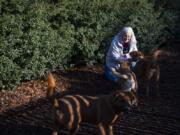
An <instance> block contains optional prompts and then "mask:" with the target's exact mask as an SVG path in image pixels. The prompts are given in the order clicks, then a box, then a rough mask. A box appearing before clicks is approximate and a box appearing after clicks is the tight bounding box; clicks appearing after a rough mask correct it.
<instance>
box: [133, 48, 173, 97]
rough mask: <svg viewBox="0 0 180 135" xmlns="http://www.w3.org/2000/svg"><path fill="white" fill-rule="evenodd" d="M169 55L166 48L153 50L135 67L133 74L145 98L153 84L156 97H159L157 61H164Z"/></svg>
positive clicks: (158, 68)
mask: <svg viewBox="0 0 180 135" xmlns="http://www.w3.org/2000/svg"><path fill="white" fill-rule="evenodd" d="M170 55H171V52H170V51H169V50H167V49H166V48H160V49H155V50H153V51H152V52H151V53H150V54H149V55H145V56H144V58H142V59H139V61H138V62H137V64H136V66H135V70H134V72H135V74H136V76H137V78H138V79H139V80H140V82H141V86H143V88H144V87H145V89H146V94H147V96H148V95H149V90H150V86H151V84H152V83H155V87H156V88H155V89H156V92H157V95H159V78H160V66H159V61H161V60H163V59H166V58H167V57H169V56H170Z"/></svg>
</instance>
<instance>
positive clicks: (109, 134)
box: [47, 74, 137, 135]
mask: <svg viewBox="0 0 180 135" xmlns="http://www.w3.org/2000/svg"><path fill="white" fill-rule="evenodd" d="M55 87H56V84H55V79H54V78H53V76H52V74H49V75H48V90H47V97H48V98H49V99H50V100H51V102H52V104H53V107H54V110H55V114H54V116H55V117H54V118H55V121H54V122H55V126H54V129H53V133H52V134H53V135H57V134H58V132H57V131H58V128H60V130H61V129H68V130H69V131H70V135H74V134H76V132H77V130H78V128H79V124H80V123H81V122H86V123H90V124H93V125H96V126H97V127H98V129H99V130H98V131H99V134H100V135H113V129H112V126H113V124H115V123H116V122H117V121H118V120H120V119H121V118H122V115H123V114H124V113H125V112H126V111H127V110H128V109H129V108H130V107H131V106H133V105H137V98H136V95H135V94H134V93H133V92H121V91H116V92H114V93H112V94H109V95H104V96H101V97H91V96H81V95H69V96H68V95H66V96H63V97H62V98H60V99H56V97H55Z"/></svg>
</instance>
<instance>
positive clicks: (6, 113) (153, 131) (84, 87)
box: [0, 55, 180, 135]
mask: <svg viewBox="0 0 180 135" xmlns="http://www.w3.org/2000/svg"><path fill="white" fill-rule="evenodd" d="M160 67H161V76H160V97H157V96H156V94H155V92H154V91H153V89H152V91H151V94H150V97H149V98H147V97H146V96H145V95H144V90H143V89H141V88H140V89H139V93H140V94H139V97H138V98H139V105H138V107H137V108H134V109H132V110H131V111H130V113H129V114H127V115H126V117H124V119H123V120H122V121H121V122H119V123H118V124H117V125H115V126H114V134H115V135H119V134H122V135H180V113H179V112H180V84H179V82H180V77H179V73H180V56H179V55H177V56H176V57H175V58H171V59H168V60H166V61H164V62H162V63H160ZM54 74H55V76H56V79H57V84H58V92H59V93H60V94H82V95H91V96H94V95H96V96H98V95H102V94H109V93H111V92H112V91H114V90H115V89H116V85H115V84H114V83H112V82H110V81H108V80H106V79H105V78H104V75H103V66H102V65H97V66H93V67H81V68H74V69H69V70H67V71H56V72H54ZM46 88H47V83H46V81H29V82H24V83H22V84H21V85H19V86H18V87H17V88H16V89H15V90H14V91H8V92H7V91H1V92H0V135H50V134H51V127H52V109H51V105H50V103H49V102H48V100H47V99H46V98H45V93H46ZM62 134H63V135H66V134H67V133H66V131H64V132H63V133H62ZM94 134H95V128H94V127H93V126H91V125H88V124H82V125H81V128H80V130H79V132H78V135H94Z"/></svg>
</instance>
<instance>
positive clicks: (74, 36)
mask: <svg viewBox="0 0 180 135" xmlns="http://www.w3.org/2000/svg"><path fill="white" fill-rule="evenodd" d="M0 6H1V11H0V12H1V14H0V26H1V29H0V40H1V42H0V48H1V49H0V57H1V65H2V66H1V68H0V72H1V74H2V77H1V82H0V88H5V87H11V86H14V85H16V84H18V83H20V81H22V80H30V79H39V78H43V77H45V76H46V73H47V72H48V71H49V70H53V69H54V68H57V67H58V68H62V69H64V68H66V67H71V66H77V65H82V64H84V65H87V66H88V65H93V64H96V63H103V61H104V55H105V50H106V46H109V45H110V42H111V40H112V38H113V36H114V35H115V34H117V32H118V31H119V30H120V29H121V28H122V27H124V26H125V25H130V26H132V27H133V29H134V30H135V34H136V36H137V40H138V46H139V48H140V49H142V50H147V51H148V50H150V49H152V48H154V47H157V46H158V45H160V44H161V43H163V42H165V41H166V40H169V39H170V38H172V36H171V35H172V31H174V29H175V27H176V24H175V22H176V19H177V17H176V14H175V13H174V12H169V11H165V10H164V8H158V9H154V3H152V2H149V0H133V1H132V0H126V1H124V0H101V1H100V0H92V1H89V0H78V1H69V0H61V1H58V0H46V1H44V0H8V1H6V0H1V4H0ZM172 18H173V19H172ZM6 66H7V68H6ZM12 72H14V74H13V75H12V76H11V75H10V74H11V73H12Z"/></svg>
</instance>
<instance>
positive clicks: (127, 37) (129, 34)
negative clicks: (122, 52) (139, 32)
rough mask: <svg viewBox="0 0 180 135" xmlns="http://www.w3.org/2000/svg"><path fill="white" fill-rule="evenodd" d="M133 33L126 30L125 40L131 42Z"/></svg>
mask: <svg viewBox="0 0 180 135" xmlns="http://www.w3.org/2000/svg"><path fill="white" fill-rule="evenodd" d="M131 37H132V34H131V33H130V32H125V33H124V34H123V42H124V43H129V41H130V40H131Z"/></svg>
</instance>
